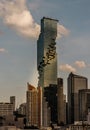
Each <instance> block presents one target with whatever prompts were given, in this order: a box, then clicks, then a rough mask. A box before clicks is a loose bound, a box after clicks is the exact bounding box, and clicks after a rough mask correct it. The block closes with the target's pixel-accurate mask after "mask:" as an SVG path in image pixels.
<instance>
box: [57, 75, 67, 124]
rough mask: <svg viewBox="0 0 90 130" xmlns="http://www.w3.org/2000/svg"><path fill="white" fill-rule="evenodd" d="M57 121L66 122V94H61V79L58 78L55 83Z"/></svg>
mask: <svg viewBox="0 0 90 130" xmlns="http://www.w3.org/2000/svg"><path fill="white" fill-rule="evenodd" d="M57 105H58V107H57V108H58V109H57V110H58V123H59V124H62V123H63V124H66V96H65V95H64V94H63V79H62V78H58V84H57Z"/></svg>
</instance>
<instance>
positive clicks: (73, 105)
mask: <svg viewBox="0 0 90 130" xmlns="http://www.w3.org/2000/svg"><path fill="white" fill-rule="evenodd" d="M87 87H88V80H87V78H86V77H83V76H80V75H75V74H73V73H70V74H69V76H68V123H74V121H79V101H78V92H79V90H81V89H87Z"/></svg>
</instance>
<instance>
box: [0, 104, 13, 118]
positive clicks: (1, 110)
mask: <svg viewBox="0 0 90 130" xmlns="http://www.w3.org/2000/svg"><path fill="white" fill-rule="evenodd" d="M7 115H13V104H12V103H3V102H1V103H0V116H4V117H5V116H7Z"/></svg>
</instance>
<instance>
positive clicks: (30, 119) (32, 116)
mask: <svg viewBox="0 0 90 130" xmlns="http://www.w3.org/2000/svg"><path fill="white" fill-rule="evenodd" d="M27 87H28V90H27V93H26V96H27V97H26V99H27V101H26V103H27V108H26V109H27V112H26V118H27V125H29V126H32V125H34V126H38V90H37V89H36V88H35V87H34V86H32V85H30V84H29V83H27Z"/></svg>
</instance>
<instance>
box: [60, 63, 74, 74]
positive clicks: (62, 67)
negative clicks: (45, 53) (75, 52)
mask: <svg viewBox="0 0 90 130" xmlns="http://www.w3.org/2000/svg"><path fill="white" fill-rule="evenodd" d="M60 70H62V71H65V72H76V69H75V68H74V67H72V66H71V65H69V64H65V65H60Z"/></svg>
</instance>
